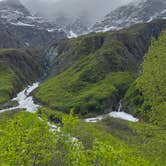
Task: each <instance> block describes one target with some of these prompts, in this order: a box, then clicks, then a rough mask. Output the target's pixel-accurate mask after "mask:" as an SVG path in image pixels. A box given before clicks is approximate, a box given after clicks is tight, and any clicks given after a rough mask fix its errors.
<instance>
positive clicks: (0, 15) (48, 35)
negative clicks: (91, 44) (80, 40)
mask: <svg viewBox="0 0 166 166" xmlns="http://www.w3.org/2000/svg"><path fill="white" fill-rule="evenodd" d="M4 34H8V35H6V36H8V37H9V36H10V39H9V40H11V37H12V40H13V42H12V46H13V47H16V46H20V45H21V46H24V45H34V44H36V45H41V44H46V43H49V42H51V41H52V40H53V41H56V40H59V39H61V38H64V37H66V35H65V33H64V31H62V30H61V29H60V28H59V27H58V26H57V25H56V24H54V23H52V22H50V21H48V20H46V19H44V18H42V17H36V16H33V15H31V13H30V12H29V11H28V10H27V9H26V8H25V7H24V6H23V5H22V3H21V2H20V1H19V0H0V36H3V35H4ZM9 34H10V35H9ZM14 40H15V42H14ZM7 43H8V45H1V44H0V46H1V47H9V46H10V44H9V43H10V42H7ZM13 43H14V44H13Z"/></svg>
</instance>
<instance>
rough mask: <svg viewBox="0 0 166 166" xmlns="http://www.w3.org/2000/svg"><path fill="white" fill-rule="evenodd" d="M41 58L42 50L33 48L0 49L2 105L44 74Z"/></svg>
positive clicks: (0, 100) (0, 96) (0, 103)
mask: <svg viewBox="0 0 166 166" xmlns="http://www.w3.org/2000/svg"><path fill="white" fill-rule="evenodd" d="M40 58H41V57H40V51H39V50H36V49H33V48H31V49H30V48H29V49H2V48H1V49H0V105H2V104H3V103H5V102H7V101H8V100H9V99H10V98H11V97H13V95H14V94H15V93H16V92H18V91H19V90H21V89H22V88H23V87H25V86H26V85H27V84H28V83H32V81H34V80H36V79H38V78H39V77H41V76H42V71H43V67H42V65H41V64H42V63H41V62H40Z"/></svg>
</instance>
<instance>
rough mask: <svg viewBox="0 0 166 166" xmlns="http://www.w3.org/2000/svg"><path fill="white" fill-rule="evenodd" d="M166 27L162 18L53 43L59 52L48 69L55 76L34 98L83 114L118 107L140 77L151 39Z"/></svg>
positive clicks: (49, 104) (61, 108) (50, 105)
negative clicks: (135, 80)
mask: <svg viewBox="0 0 166 166" xmlns="http://www.w3.org/2000/svg"><path fill="white" fill-rule="evenodd" d="M164 28H165V23H163V22H162V21H161V20H159V21H154V22H152V23H150V24H138V25H136V26H133V27H131V28H129V29H124V30H121V31H118V32H107V33H98V34H90V35H85V36H81V37H79V38H77V39H71V40H63V41H61V42H60V43H59V44H58V45H57V44H56V46H53V48H54V47H55V52H56V53H55V54H56V56H55V59H54V61H55V63H54V65H53V66H52V68H51V71H50V72H51V75H54V76H53V77H51V78H50V79H48V80H46V81H45V82H44V83H43V84H42V85H41V86H40V88H39V90H38V91H37V93H36V98H37V99H38V100H39V101H40V102H41V103H43V104H45V105H47V106H49V107H51V108H56V109H58V110H61V111H64V112H68V111H69V110H70V109H71V108H74V110H75V112H76V113H77V114H80V115H88V116H90V115H93V114H102V113H106V112H109V111H111V110H116V109H117V106H118V102H119V101H120V99H122V98H123V97H124V95H125V92H126V90H127V89H128V88H129V86H130V84H131V83H132V82H133V81H134V79H135V78H136V77H137V70H138V69H139V65H140V63H141V62H142V61H143V56H144V54H145V53H146V51H147V50H148V47H149V45H150V42H151V38H152V37H157V36H159V34H160V32H161V30H162V29H164ZM57 53H58V54H57ZM53 58H54V57H50V59H51V60H52V59H53ZM52 61H53V60H52Z"/></svg>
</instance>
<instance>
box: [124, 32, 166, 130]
mask: <svg viewBox="0 0 166 166" xmlns="http://www.w3.org/2000/svg"><path fill="white" fill-rule="evenodd" d="M142 67H143V71H142V74H141V76H140V77H139V78H138V79H137V80H136V81H135V82H134V83H133V85H132V86H131V87H130V88H129V90H128V91H127V93H126V95H125V99H124V109H125V110H126V111H129V112H131V113H133V114H137V115H139V116H141V117H142V118H143V119H145V120H146V121H149V122H152V123H153V124H157V125H160V126H163V127H164V128H166V120H165V119H166V31H165V32H163V33H162V34H161V36H160V37H159V39H158V40H152V43H151V47H150V49H149V51H148V53H147V54H146V56H145V58H144V62H143V65H142Z"/></svg>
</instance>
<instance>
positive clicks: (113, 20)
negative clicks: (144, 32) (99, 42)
mask: <svg viewBox="0 0 166 166" xmlns="http://www.w3.org/2000/svg"><path fill="white" fill-rule="evenodd" d="M154 19H166V1H165V0H137V1H136V2H135V1H134V2H132V3H129V4H127V5H125V6H122V7H120V8H118V9H116V10H114V11H113V12H111V13H109V14H108V15H106V16H105V18H104V19H103V20H102V21H101V22H98V23H96V24H95V25H94V26H93V28H92V29H91V31H95V32H99V31H102V32H105V31H110V30H117V29H122V28H124V27H129V26H131V25H133V24H136V23H145V22H150V21H152V20H154Z"/></svg>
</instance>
